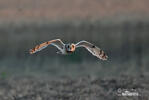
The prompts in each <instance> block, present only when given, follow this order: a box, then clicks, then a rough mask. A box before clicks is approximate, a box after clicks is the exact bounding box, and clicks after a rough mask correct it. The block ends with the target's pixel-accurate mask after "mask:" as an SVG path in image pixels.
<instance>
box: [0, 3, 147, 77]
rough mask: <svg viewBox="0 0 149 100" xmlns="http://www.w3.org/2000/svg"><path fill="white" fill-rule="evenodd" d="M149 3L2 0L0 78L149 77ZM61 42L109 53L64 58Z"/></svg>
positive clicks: (82, 51)
mask: <svg viewBox="0 0 149 100" xmlns="http://www.w3.org/2000/svg"><path fill="white" fill-rule="evenodd" d="M148 5H149V1H148V0H0V74H1V75H0V76H2V77H7V76H8V77H9V76H20V75H29V76H48V77H62V76H70V77H79V76H86V75H91V76H95V77H104V76H119V75H123V74H126V75H148V74H149V73H148V71H149V67H148V65H149V60H148V59H149V53H148V51H149V46H148V45H149V6H148ZM56 38H60V39H62V41H64V42H65V43H69V42H73V43H76V42H78V41H80V40H86V41H89V42H91V43H93V44H95V45H97V46H99V47H100V48H101V49H102V50H104V51H105V52H106V53H107V55H108V56H109V59H108V60H107V61H101V60H99V59H97V58H96V57H94V56H92V54H90V53H89V52H88V51H87V50H85V49H84V48H79V49H77V50H76V52H74V53H73V54H71V55H66V56H63V55H58V54H56V52H57V49H56V48H55V47H53V46H49V47H48V48H46V49H44V50H42V51H41V52H38V53H36V54H33V55H30V54H29V52H28V51H29V49H31V48H33V47H34V46H35V45H37V44H40V43H42V42H45V41H49V40H52V39H56Z"/></svg>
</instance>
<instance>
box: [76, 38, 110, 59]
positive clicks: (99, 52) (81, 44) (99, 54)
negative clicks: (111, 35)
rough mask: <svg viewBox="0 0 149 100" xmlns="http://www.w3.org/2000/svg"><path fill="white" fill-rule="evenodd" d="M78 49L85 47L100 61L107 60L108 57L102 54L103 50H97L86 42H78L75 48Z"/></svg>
mask: <svg viewBox="0 0 149 100" xmlns="http://www.w3.org/2000/svg"><path fill="white" fill-rule="evenodd" d="M78 47H85V48H86V49H87V50H88V51H89V52H90V53H92V54H93V55H94V56H96V57H98V58H99V59H102V60H107V58H108V56H107V55H106V54H105V53H104V51H103V50H101V49H100V48H98V47H97V46H95V45H93V44H91V43H89V42H87V41H84V40H83V41H80V42H78V43H77V44H76V48H78Z"/></svg>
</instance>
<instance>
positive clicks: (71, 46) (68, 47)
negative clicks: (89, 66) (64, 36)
mask: <svg viewBox="0 0 149 100" xmlns="http://www.w3.org/2000/svg"><path fill="white" fill-rule="evenodd" d="M65 48H66V51H68V52H73V51H75V44H73V43H71V44H66V45H65Z"/></svg>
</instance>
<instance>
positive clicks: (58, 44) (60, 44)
mask: <svg viewBox="0 0 149 100" xmlns="http://www.w3.org/2000/svg"><path fill="white" fill-rule="evenodd" d="M50 44H51V45H54V46H56V47H57V48H58V49H59V50H61V51H62V49H63V46H64V43H63V42H62V41H61V40H60V39H55V40H51V41H47V42H44V43H41V44H39V45H37V46H35V47H34V48H33V49H30V54H33V53H36V52H38V51H40V50H42V49H44V48H46V47H47V46H48V45H50Z"/></svg>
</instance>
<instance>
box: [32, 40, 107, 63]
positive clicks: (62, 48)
mask: <svg viewBox="0 0 149 100" xmlns="http://www.w3.org/2000/svg"><path fill="white" fill-rule="evenodd" d="M48 45H53V46H55V47H57V48H58V50H59V51H58V52H57V53H58V54H63V55H66V54H70V53H73V52H74V51H75V50H76V49H77V48H79V47H84V48H86V49H87V50H88V51H89V52H90V53H91V54H92V55H94V56H96V57H97V58H99V59H101V60H107V59H108V56H107V55H106V54H105V52H104V51H103V50H101V49H100V48H98V47H97V46H95V45H94V44H92V43H90V42H87V41H85V40H82V41H80V42H78V43H76V44H74V43H68V44H65V43H63V42H62V41H61V39H54V40H50V41H47V42H44V43H41V44H39V45H36V46H35V47H34V48H33V49H30V51H29V52H30V54H34V53H36V52H38V51H41V50H42V49H44V48H46V47H47V46H48Z"/></svg>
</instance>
